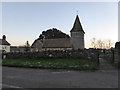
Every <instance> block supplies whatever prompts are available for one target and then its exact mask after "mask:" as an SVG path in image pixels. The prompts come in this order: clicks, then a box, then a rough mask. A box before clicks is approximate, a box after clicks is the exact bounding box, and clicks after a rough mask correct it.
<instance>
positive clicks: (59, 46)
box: [31, 15, 85, 51]
mask: <svg viewBox="0 0 120 90" xmlns="http://www.w3.org/2000/svg"><path fill="white" fill-rule="evenodd" d="M70 33H71V37H70V38H56V39H43V40H40V39H36V40H35V41H34V42H33V44H32V45H31V48H32V49H31V50H32V51H42V50H71V49H75V50H77V49H84V48H85V45H84V34H85V32H84V30H83V28H82V25H81V23H80V20H79V17H78V15H77V16H76V19H75V22H74V25H73V28H72V29H71V30H70Z"/></svg>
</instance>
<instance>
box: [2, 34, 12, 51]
mask: <svg viewBox="0 0 120 90" xmlns="http://www.w3.org/2000/svg"><path fill="white" fill-rule="evenodd" d="M0 51H2V52H10V43H9V42H7V41H6V36H5V35H3V37H2V39H0Z"/></svg>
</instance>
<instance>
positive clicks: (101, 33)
mask: <svg viewBox="0 0 120 90" xmlns="http://www.w3.org/2000/svg"><path fill="white" fill-rule="evenodd" d="M0 6H1V3H0ZM0 11H1V9H0ZM77 11H78V13H77ZM77 14H78V16H79V18H80V22H81V24H82V27H83V29H84V31H85V47H86V48H89V47H91V41H90V40H91V39H92V38H93V37H95V38H96V39H102V40H108V39H110V40H111V41H112V43H113V46H114V43H115V42H117V41H118V3H117V2H2V22H0V23H2V33H0V36H1V38H2V35H6V37H7V41H9V43H11V45H12V46H21V45H25V43H26V41H29V43H30V45H31V44H32V43H33V42H34V40H35V39H37V38H38V37H39V35H40V34H41V33H42V31H46V30H47V29H51V28H57V29H59V30H61V31H62V32H64V33H66V34H69V35H70V30H71V29H72V27H73V24H74V21H75V18H76V15H77Z"/></svg>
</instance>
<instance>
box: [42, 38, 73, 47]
mask: <svg viewBox="0 0 120 90" xmlns="http://www.w3.org/2000/svg"><path fill="white" fill-rule="evenodd" d="M43 48H71V44H70V38H58V39H45V41H43Z"/></svg>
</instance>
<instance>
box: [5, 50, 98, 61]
mask: <svg viewBox="0 0 120 90" xmlns="http://www.w3.org/2000/svg"><path fill="white" fill-rule="evenodd" d="M3 55H4V54H3ZM5 55H6V58H8V59H16V58H19V59H20V58H21V59H23V58H29V59H40V58H68V59H69V58H78V59H89V60H94V61H97V60H98V51H97V50H62V51H57V50H56V51H42V52H26V53H21V52H19V53H6V54H5Z"/></svg>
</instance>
